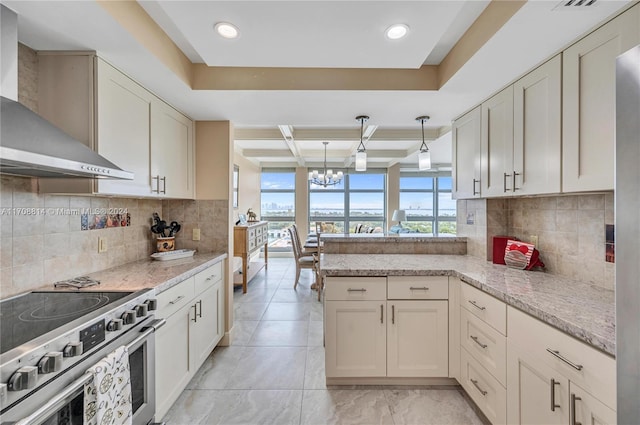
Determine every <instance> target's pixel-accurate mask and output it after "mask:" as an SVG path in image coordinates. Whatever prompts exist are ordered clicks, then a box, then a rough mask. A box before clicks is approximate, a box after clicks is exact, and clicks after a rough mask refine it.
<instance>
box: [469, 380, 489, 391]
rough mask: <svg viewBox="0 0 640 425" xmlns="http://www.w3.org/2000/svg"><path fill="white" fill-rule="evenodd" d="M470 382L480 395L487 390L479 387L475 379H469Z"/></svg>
mask: <svg viewBox="0 0 640 425" xmlns="http://www.w3.org/2000/svg"><path fill="white" fill-rule="evenodd" d="M471 383H472V384H473V385H474V386H475V387H476V388H477V389H478V391H480V394H482V395H487V394H488V393H487V391H485V390H483V389H482V388H480V386H479V385H478V381H477V380H475V379H471Z"/></svg>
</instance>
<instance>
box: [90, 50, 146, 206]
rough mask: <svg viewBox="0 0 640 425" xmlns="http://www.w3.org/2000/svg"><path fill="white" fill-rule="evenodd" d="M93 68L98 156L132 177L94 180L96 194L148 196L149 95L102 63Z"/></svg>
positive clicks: (115, 70) (99, 62)
mask: <svg viewBox="0 0 640 425" xmlns="http://www.w3.org/2000/svg"><path fill="white" fill-rule="evenodd" d="M96 64H97V74H96V81H97V93H96V100H97V108H96V109H97V110H96V127H97V128H96V135H97V141H98V144H97V148H98V149H97V150H98V153H99V154H100V155H102V156H104V157H105V158H107V159H108V160H109V161H111V162H113V163H114V164H116V165H117V166H118V167H120V168H122V169H124V170H127V171H130V172H132V173H133V174H134V179H133V180H98V181H97V192H98V193H101V194H118V195H134V196H136V195H137V196H149V195H150V194H151V186H150V181H149V175H150V174H149V173H150V168H149V164H150V156H149V138H150V134H151V131H150V120H149V114H150V111H151V103H152V101H153V95H152V94H151V93H149V92H148V91H147V90H145V89H144V88H142V87H141V86H140V85H138V84H137V83H136V82H134V81H133V80H131V79H130V78H128V77H127V76H126V75H124V74H122V73H121V72H120V71H118V70H117V69H115V68H113V67H112V66H111V65H109V64H108V63H106V62H104V61H103V60H100V59H97V60H96Z"/></svg>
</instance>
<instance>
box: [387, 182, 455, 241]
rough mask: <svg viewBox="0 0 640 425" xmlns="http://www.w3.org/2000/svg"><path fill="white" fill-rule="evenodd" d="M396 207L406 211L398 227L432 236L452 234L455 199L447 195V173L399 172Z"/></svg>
mask: <svg viewBox="0 0 640 425" xmlns="http://www.w3.org/2000/svg"><path fill="white" fill-rule="evenodd" d="M400 209H402V210H405V211H406V214H407V221H406V222H404V223H402V226H403V227H405V228H408V229H409V230H410V231H414V232H419V233H431V234H433V235H434V236H447V235H455V234H456V201H455V200H454V199H452V198H451V176H448V175H444V174H437V173H401V174H400ZM394 224H395V223H394Z"/></svg>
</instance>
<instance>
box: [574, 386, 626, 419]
mask: <svg viewBox="0 0 640 425" xmlns="http://www.w3.org/2000/svg"><path fill="white" fill-rule="evenodd" d="M569 388H570V389H571V395H570V400H569V402H570V403H571V408H570V410H571V415H572V419H571V422H570V423H572V424H578V423H580V424H583V425H587V424H589V425H613V424H616V423H617V417H616V412H615V411H614V410H612V409H610V408H609V407H607V406H606V405H605V404H604V403H602V402H601V401H600V400H598V399H597V398H595V397H593V396H592V395H591V394H589V393H588V392H586V391H585V390H583V389H582V388H580V387H579V386H577V385H576V384H574V383H573V382H571V383H570V384H569Z"/></svg>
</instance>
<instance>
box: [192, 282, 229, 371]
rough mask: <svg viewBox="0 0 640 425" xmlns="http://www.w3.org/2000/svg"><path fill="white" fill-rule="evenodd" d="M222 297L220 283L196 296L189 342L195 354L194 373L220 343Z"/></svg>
mask: <svg viewBox="0 0 640 425" xmlns="http://www.w3.org/2000/svg"><path fill="white" fill-rule="evenodd" d="M220 297H221V293H220V282H218V283H217V284H215V285H212V286H211V287H209V288H208V289H207V290H205V291H204V292H203V293H201V294H200V295H198V296H196V299H195V301H194V311H193V322H192V332H191V337H190V341H189V342H190V344H191V348H192V349H193V352H194V361H195V364H194V367H193V369H194V371H195V370H197V368H199V367H200V366H201V365H202V363H204V361H205V360H206V359H207V357H209V354H211V351H213V349H214V348H215V346H216V344H217V343H218V341H220V338H221V337H219V335H220V327H221V324H220V322H219V316H220V315H219V312H218V305H219V298H220Z"/></svg>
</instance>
